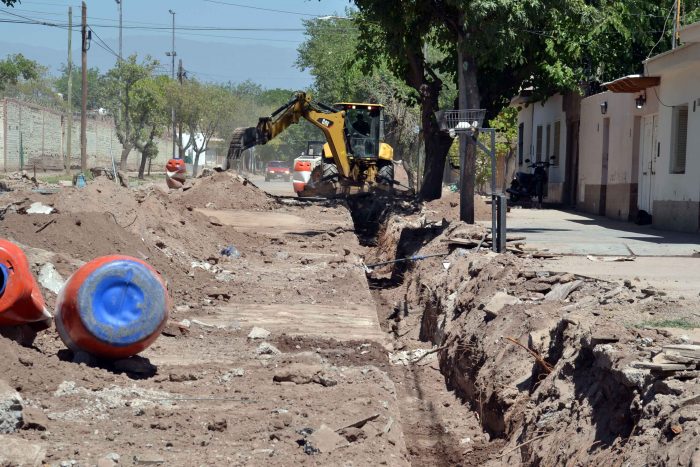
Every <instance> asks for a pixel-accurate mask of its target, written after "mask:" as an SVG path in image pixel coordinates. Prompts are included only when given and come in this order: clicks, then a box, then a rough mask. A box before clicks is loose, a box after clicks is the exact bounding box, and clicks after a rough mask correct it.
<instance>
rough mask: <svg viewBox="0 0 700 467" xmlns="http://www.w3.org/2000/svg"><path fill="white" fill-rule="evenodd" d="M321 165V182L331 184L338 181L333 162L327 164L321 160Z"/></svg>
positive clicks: (336, 168)
mask: <svg viewBox="0 0 700 467" xmlns="http://www.w3.org/2000/svg"><path fill="white" fill-rule="evenodd" d="M321 167H323V169H322V170H323V177H322V181H323V182H327V183H333V184H335V183H337V182H338V167H337V166H336V165H335V164H334V163H332V162H331V163H330V164H327V163H326V162H322V163H321Z"/></svg>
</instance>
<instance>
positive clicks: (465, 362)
mask: <svg viewBox="0 0 700 467" xmlns="http://www.w3.org/2000/svg"><path fill="white" fill-rule="evenodd" d="M15 188H16V189H15V190H14V191H11V192H7V193H5V194H3V195H1V196H0V214H1V215H0V235H2V237H4V238H8V239H11V240H13V241H16V242H17V243H19V244H21V245H22V246H23V247H24V249H25V252H26V253H27V256H28V258H29V261H30V265H31V267H32V270H33V271H34V273H35V274H36V275H38V273H39V271H40V269H41V268H42V267H44V266H45V265H46V263H51V264H53V265H54V266H55V268H56V270H57V271H58V272H59V274H61V275H62V276H63V278H67V277H68V276H69V275H70V274H72V273H73V272H75V270H76V269H77V268H78V267H80V265H82V264H83V263H84V262H86V261H89V260H91V259H93V258H95V257H97V256H100V255H105V254H113V253H122V254H128V255H132V256H134V257H137V258H141V259H143V260H145V261H147V262H149V263H150V264H152V265H153V266H154V267H155V268H156V269H157V270H158V271H159V272H160V273H161V274H162V275H163V277H164V278H165V279H166V280H167V283H168V289H169V292H170V294H171V296H172V298H173V302H174V307H173V310H172V312H171V320H170V322H169V323H168V325H167V326H166V329H165V330H164V332H163V335H162V336H160V337H159V339H158V340H157V341H156V342H155V344H154V345H152V346H151V347H150V348H148V349H147V350H146V351H145V352H143V354H142V355H141V356H140V357H134V358H132V359H129V360H127V361H125V362H116V363H114V362H97V361H94V360H89V359H88V360H85V359H81V358H78V359H76V358H75V357H76V356H74V355H72V353H71V352H69V351H68V350H66V349H65V346H64V345H63V343H62V342H61V341H60V339H59V338H58V336H57V333H56V332H55V329H53V328H50V329H48V330H44V331H41V332H38V334H36V335H35V332H36V331H35V330H28V329H26V328H21V329H4V330H2V333H3V334H5V335H6V336H8V337H7V338H4V337H0V374H1V375H3V376H1V377H0V378H2V379H4V380H6V381H7V382H8V384H9V385H10V386H11V387H13V388H15V389H16V390H17V391H18V392H19V393H20V394H21V396H22V399H23V405H24V414H25V421H24V427H23V428H22V429H21V430H19V431H18V432H16V433H13V434H10V435H8V436H11V437H13V438H17V439H24V440H27V441H29V442H31V443H35V444H37V445H40V446H42V447H43V448H44V449H45V451H46V457H45V462H46V463H47V464H49V465H61V463H63V464H64V465H66V463H69V464H71V463H72V464H73V465H96V464H98V462H100V465H109V464H108V462H112V461H108V460H107V459H106V458H105V456H107V455H108V454H109V453H116V454H118V455H119V457H120V461H119V463H120V464H135V465H148V464H150V465H158V464H163V465H263V464H264V465H296V464H306V465H376V464H383V465H409V464H410V465H464V466H477V465H494V466H495V465H517V464H522V465H570V466H577V465H700V457H699V456H700V454H698V452H699V451H697V450H696V446H697V445H698V437H699V436H700V435H699V432H700V423H699V422H698V420H699V417H700V413H698V407H699V405H698V402H697V401H698V400H700V399H699V398H698V397H697V396H698V395H700V389H699V388H700V385H698V372H697V370H696V369H694V368H690V366H691V365H689V369H688V370H686V371H681V372H665V373H657V372H652V371H650V370H648V369H643V368H640V367H639V366H638V365H637V364H636V362H649V361H651V360H652V359H654V358H657V359H658V354H659V353H660V352H661V348H662V346H663V345H666V344H669V343H673V342H683V341H684V339H685V341H687V340H688V339H687V338H686V337H684V336H683V335H679V334H677V333H671V332H668V331H665V330H662V329H654V328H643V327H638V326H637V324H638V323H641V322H651V321H669V320H679V319H680V320H682V319H686V320H691V319H695V310H696V309H697V306H698V301H697V299H696V298H694V297H693V298H688V299H671V298H669V297H666V296H664V295H663V293H662V291H648V290H642V288H641V287H639V286H638V285H636V284H635V283H634V282H633V281H631V282H629V283H625V284H623V283H616V282H606V281H596V280H592V279H589V278H584V277H576V276H574V275H571V274H566V273H555V272H551V273H550V272H547V271H543V270H542V267H541V264H542V263H541V262H540V261H539V260H536V259H533V258H531V257H527V256H514V255H512V254H510V253H509V254H504V255H496V254H493V253H490V252H487V251H484V250H483V249H482V250H480V251H475V250H466V249H461V248H451V247H450V246H449V242H448V241H446V240H447V239H449V238H455V237H457V238H473V237H477V238H480V237H482V236H483V235H484V233H485V230H484V229H483V228H482V227H479V226H466V225H463V224H461V223H459V222H458V221H457V218H458V210H457V205H456V201H457V200H458V194H455V193H445V195H446V196H445V197H443V199H442V200H439V201H433V202H430V203H425V204H421V203H417V202H415V201H414V200H411V199H407V198H402V197H396V198H389V199H386V198H382V197H378V198H377V199H374V200H373V199H369V198H360V199H357V200H351V201H348V202H347V203H346V202H341V201H326V202H307V201H298V200H291V199H283V198H275V197H271V196H269V195H267V194H265V193H264V192H262V191H260V190H259V189H258V188H257V187H255V185H254V184H252V183H251V182H249V181H248V180H246V179H245V178H243V177H240V176H238V175H236V174H233V173H216V174H213V175H212V176H209V177H203V178H199V179H196V180H194V181H193V183H192V184H191V187H189V188H188V189H187V190H182V189H181V190H174V191H170V190H168V189H167V188H166V187H165V183H164V181H163V182H162V183H154V184H150V185H144V186H140V187H137V188H132V189H126V188H121V187H118V186H117V185H116V184H115V183H114V182H113V181H109V180H107V179H101V178H98V179H97V180H96V181H94V182H91V183H89V184H88V186H87V187H86V188H84V189H74V188H61V189H60V191H58V192H57V193H54V194H46V195H42V194H39V193H36V192H33V191H31V190H30V187H27V186H24V185H23V184H21V183H20V184H18V185H17V186H16V187H15ZM33 202H41V203H43V204H45V205H50V206H53V207H54V208H55V210H56V212H54V213H52V214H26V212H25V211H26V209H27V208H28V207H29V206H30V204H31V203H33ZM476 216H477V219H479V220H487V219H490V207H489V206H487V205H486V204H485V203H483V200H481V199H480V198H477V199H476ZM225 253H231V254H230V255H227V254H225ZM430 255H440V256H437V257H428V258H425V259H422V260H421V259H415V257H418V256H420V257H423V256H430ZM402 258H414V259H411V260H408V261H401V262H398V263H392V264H388V265H380V266H377V267H371V268H370V269H369V272H366V270H365V266H366V265H372V264H374V263H379V262H386V261H391V260H395V259H402ZM445 265H447V267H446V266H445ZM576 281H581V282H580V283H578V282H576ZM574 283H575V285H576V287H573V284H574ZM564 287H567V288H569V287H570V288H571V289H572V290H571V291H570V293H569V294H568V295H566V296H565V297H563V298H562V299H559V300H548V299H546V298H545V297H546V296H547V294H548V293H550V292H552V291H555V292H556V291H561V290H562V289H563V288H564ZM42 291H43V293H44V296H45V298H46V300H47V304H48V306H49V307H50V308H53V306H54V304H55V294H54V293H53V292H51V291H50V290H48V289H42ZM497 293H501V294H503V293H507V294H508V295H510V296H511V297H514V300H512V301H510V302H509V303H511V304H507V305H505V306H503V307H502V308H499V309H498V310H496V311H493V310H494V306H493V303H492V298H493V297H494V296H495V295H496V294H497ZM501 297H502V295H501ZM262 324H264V325H262ZM254 326H257V327H264V328H265V329H267V330H268V331H270V335H269V336H268V337H266V338H261V339H250V338H248V337H247V336H248V334H249V333H250V332H251V329H252V328H253V327H254ZM11 338H12V339H11ZM32 338H33V342H32ZM508 338H512V339H513V341H515V342H517V343H519V344H521V346H519V345H517V344H515V343H514V342H513V341H511V340H509V339H508ZM16 341H22V342H23V343H24V345H20V344H19V343H18V342H16ZM112 457H114V456H112Z"/></svg>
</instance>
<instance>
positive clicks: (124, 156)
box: [119, 144, 131, 171]
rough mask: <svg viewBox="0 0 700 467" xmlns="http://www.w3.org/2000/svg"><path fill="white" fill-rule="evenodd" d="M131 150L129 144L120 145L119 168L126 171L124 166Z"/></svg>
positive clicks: (126, 168)
mask: <svg viewBox="0 0 700 467" xmlns="http://www.w3.org/2000/svg"><path fill="white" fill-rule="evenodd" d="M130 152H131V145H130V144H127V145H125V146H124V145H123V146H122V157H121V159H120V161H119V170H124V171H127V170H128V167H127V166H126V161H127V159H128V158H129V153H130Z"/></svg>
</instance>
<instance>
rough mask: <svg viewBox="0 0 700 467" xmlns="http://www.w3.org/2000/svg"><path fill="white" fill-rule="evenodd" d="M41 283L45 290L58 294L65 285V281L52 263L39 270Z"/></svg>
mask: <svg viewBox="0 0 700 467" xmlns="http://www.w3.org/2000/svg"><path fill="white" fill-rule="evenodd" d="M39 283H40V284H41V285H42V286H44V288H45V289H47V290H50V291H51V292H53V293H55V294H58V292H60V291H61V287H63V284H64V283H65V280H64V279H63V277H61V275H60V274H59V273H58V271H56V268H55V267H54V265H53V264H51V263H46V264H44V265H43V266H42V267H41V269H40V270H39Z"/></svg>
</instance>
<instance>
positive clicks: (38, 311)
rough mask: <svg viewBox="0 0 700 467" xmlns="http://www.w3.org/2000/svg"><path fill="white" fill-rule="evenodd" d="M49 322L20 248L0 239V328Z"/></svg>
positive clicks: (48, 314)
mask: <svg viewBox="0 0 700 467" xmlns="http://www.w3.org/2000/svg"><path fill="white" fill-rule="evenodd" d="M50 319H51V314H50V313H49V312H48V310H47V309H46V305H45V304H44V297H42V295H41V290H40V289H39V285H38V284H37V283H36V280H34V276H33V275H32V272H31V270H30V269H29V262H28V261H27V257H26V256H25V255H24V252H23V251H22V249H21V248H20V247H18V246H17V245H15V244H14V243H12V242H9V241H7V240H3V239H0V326H16V325H20V324H28V323H35V322H38V321H47V320H50Z"/></svg>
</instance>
